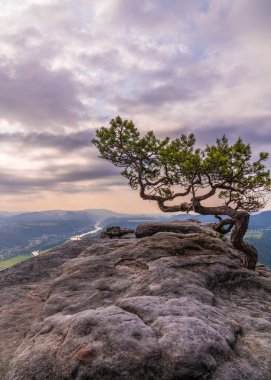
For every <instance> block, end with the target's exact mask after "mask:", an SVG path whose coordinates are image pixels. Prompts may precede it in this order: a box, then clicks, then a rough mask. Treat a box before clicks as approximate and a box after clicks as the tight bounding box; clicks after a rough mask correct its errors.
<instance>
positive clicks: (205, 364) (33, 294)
mask: <svg viewBox="0 0 271 380" xmlns="http://www.w3.org/2000/svg"><path fill="white" fill-rule="evenodd" d="M176 224H177V223H173V225H174V226H173V229H174V228H176ZM186 225H187V226H186V227H185V224H183V229H179V230H178V231H179V232H176V230H174V231H175V232H172V230H170V231H169V232H161V231H162V228H161V224H160V225H159V226H160V227H159V228H160V229H159V231H160V232H158V233H154V234H151V236H146V237H144V238H141V239H136V238H131V239H112V240H109V239H97V238H95V239H89V240H88V241H79V242H72V243H68V244H66V245H65V246H63V247H61V248H60V249H57V250H55V251H54V252H52V253H48V254H45V255H42V256H39V257H37V258H33V259H30V260H29V261H28V262H24V263H22V264H20V265H17V266H15V267H13V268H10V269H8V270H5V271H3V272H1V273H0V289H1V290H0V292H1V304H0V378H1V380H2V379H3V380H30V379H35V380H45V379H48V380H49V379H50V380H54V379H55V380H68V379H77V380H79V379H80V380H82V379H85V380H87V379H89V380H90V379H95V380H96V379H97V380H100V379H106V380H109V379H110V380H114V379H120V380H124V379H125V380H128V379H129V380H130V379H131V380H138V379H140V380H141V379H144V380H149V379H162V380H168V379H172V380H173V379H184V380H185V379H210V380H243V379H250V380H269V379H270V378H271V311H270V305H271V273H270V271H269V270H268V269H266V268H265V267H263V266H259V268H257V270H256V271H255V272H254V271H250V270H247V269H243V268H241V267H240V262H241V259H240V252H237V251H236V250H234V249H233V247H232V246H231V244H230V242H229V241H228V240H225V241H224V240H221V239H219V237H218V236H217V235H216V234H215V233H213V232H211V230H210V229H209V228H208V226H205V225H203V224H199V223H197V222H192V221H191V222H188V223H186ZM148 226H149V225H148ZM195 227H196V228H197V230H195V229H194V228H195ZM147 228H148V227H140V228H139V230H141V231H143V230H144V231H146V229H147ZM169 228H170V227H169V224H166V225H165V229H167V230H168V229H169ZM179 228H180V225H179ZM31 269H32V271H31Z"/></svg>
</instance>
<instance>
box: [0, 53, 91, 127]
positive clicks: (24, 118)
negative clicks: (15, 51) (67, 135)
mask: <svg viewBox="0 0 271 380" xmlns="http://www.w3.org/2000/svg"><path fill="white" fill-rule="evenodd" d="M0 88H1V91H0V113H1V117H2V118H3V119H7V120H9V121H11V122H14V121H15V122H18V121H19V122H20V123H23V124H26V125H27V126H29V125H31V126H34V127H35V128H36V129H40V128H42V126H44V125H45V126H47V127H48V126H49V125H60V126H63V125H68V126H72V125H73V126H76V125H78V122H79V121H80V120H81V119H82V118H83V115H84V113H85V109H84V106H83V104H82V102H81V101H80V100H79V99H78V97H77V95H78V90H79V89H78V87H77V84H76V81H75V80H74V78H73V75H72V73H71V72H68V71H67V70H63V69H59V70H51V69H49V68H46V67H44V66H43V65H40V64H39V63H37V62H35V61H34V60H33V61H29V62H25V63H21V64H14V65H9V66H2V67H0Z"/></svg>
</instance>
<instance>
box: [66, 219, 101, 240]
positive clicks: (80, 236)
mask: <svg viewBox="0 0 271 380" xmlns="http://www.w3.org/2000/svg"><path fill="white" fill-rule="evenodd" d="M102 229H103V227H101V226H100V223H97V224H95V226H94V230H91V231H88V232H85V233H83V234H81V235H76V236H72V237H71V238H70V240H80V239H81V238H82V237H84V236H87V235H92V234H96V233H97V232H99V231H101V230H102Z"/></svg>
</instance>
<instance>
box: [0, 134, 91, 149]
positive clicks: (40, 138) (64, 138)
mask: <svg viewBox="0 0 271 380" xmlns="http://www.w3.org/2000/svg"><path fill="white" fill-rule="evenodd" d="M93 136H94V132H93V131H92V130H89V129H85V130H80V131H78V132H71V133H61V134H56V133H52V132H41V133H37V132H14V133H8V132H5V133H1V132H0V144H3V145H5V144H12V145H13V146H15V145H19V146H20V148H24V149H29V148H31V149H35V148H39V149H40V148H45V149H47V148H53V149H56V150H58V151H59V152H71V151H74V150H80V149H82V148H90V146H91V143H90V142H91V139H92V138H93Z"/></svg>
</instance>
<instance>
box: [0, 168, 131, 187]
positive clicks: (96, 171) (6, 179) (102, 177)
mask: <svg viewBox="0 0 271 380" xmlns="http://www.w3.org/2000/svg"><path fill="white" fill-rule="evenodd" d="M119 172H120V170H117V169H116V168H114V167H111V166H110V165H107V164H97V165H95V167H84V166H83V165H73V166H71V165H65V166H61V165H55V166H54V165H48V166H47V167H45V168H44V169H43V170H41V171H40V173H39V176H37V175H36V173H31V174H32V176H30V175H29V174H28V176H25V175H22V174H21V172H19V171H15V170H14V171H12V172H10V171H4V170H2V172H1V184H0V193H1V194H6V195H10V194H32V195H33V194H38V193H40V192H42V191H43V192H44V191H46V192H48V191H49V192H50V191H56V192H62V193H70V192H77V193H80V192H82V191H92V192H93V191H95V192H99V191H107V190H108V189H109V188H110V186H123V185H125V181H124V180H122V179H121V176H120V174H119ZM33 174H34V175H33Z"/></svg>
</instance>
